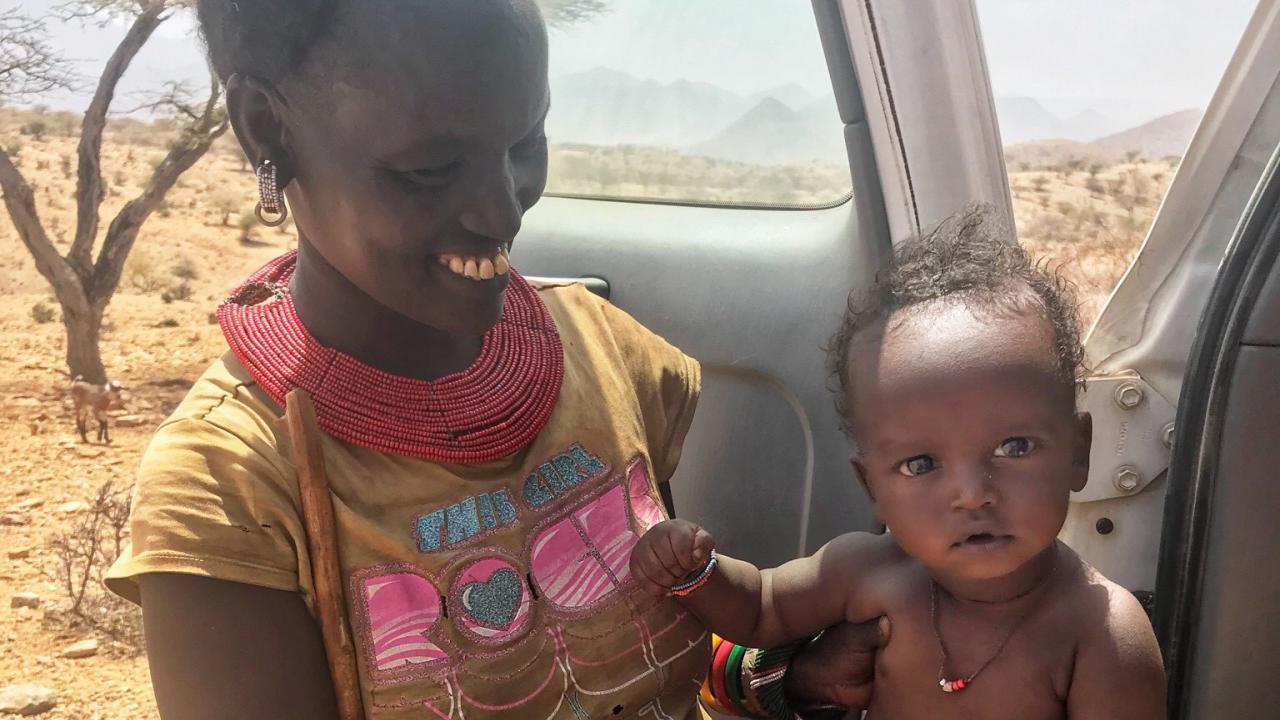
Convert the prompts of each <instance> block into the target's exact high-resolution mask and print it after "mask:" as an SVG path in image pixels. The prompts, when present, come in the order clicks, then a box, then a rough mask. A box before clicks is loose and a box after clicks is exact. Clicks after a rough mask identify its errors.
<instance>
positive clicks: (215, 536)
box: [107, 285, 709, 720]
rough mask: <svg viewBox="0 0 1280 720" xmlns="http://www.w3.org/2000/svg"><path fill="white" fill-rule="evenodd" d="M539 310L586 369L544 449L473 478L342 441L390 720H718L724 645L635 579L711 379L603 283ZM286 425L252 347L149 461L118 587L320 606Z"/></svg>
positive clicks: (364, 606) (383, 717)
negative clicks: (151, 584) (260, 590)
mask: <svg viewBox="0 0 1280 720" xmlns="http://www.w3.org/2000/svg"><path fill="white" fill-rule="evenodd" d="M538 294H539V296H540V297H541V299H542V300H543V302H544V303H545V304H546V306H547V307H548V309H549V311H550V312H551V315H552V317H554V319H555V321H556V324H557V327H558V329H559V333H560V337H561V341H562V343H563V347H564V360H565V370H564V381H563V384H562V387H561V391H560V395H559V399H558V401H557V404H556V405H555V409H554V410H553V411H552V414H551V417H550V419H549V420H548V421H547V423H546V425H545V426H544V427H543V428H542V430H541V431H540V432H539V433H538V435H537V436H536V437H535V438H534V440H533V442H531V443H530V444H529V445H527V446H526V447H525V448H523V449H521V450H520V451H517V452H516V453H515V454H513V455H510V456H508V457H505V458H502V459H500V460H496V461H493V462H487V463H482V464H478V465H453V464H442V463H436V462H430V461H427V460H422V459H415V458H410V457H404V456H399V455H390V454H385V453H379V452H375V451H373V450H369V449H366V448H363V447H360V446H357V445H354V444H350V443H346V442H342V441H339V440H336V439H334V438H333V437H331V436H328V435H325V436H324V438H323V444H324V456H325V463H326V470H327V472H328V477H329V482H330V486H331V491H332V496H333V505H334V514H335V518H336V522H337V528H338V537H339V555H340V558H339V561H340V566H341V572H342V574H343V577H344V578H345V579H346V594H347V598H346V600H347V611H348V616H347V617H348V620H349V622H350V625H351V629H352V631H353V637H354V638H355V645H356V650H357V661H358V665H359V669H360V680H361V689H362V695H363V700H364V706H365V716H366V718H367V719H368V720H408V719H409V718H415V719H416V718H463V717H465V718H468V720H479V719H481V718H489V717H506V718H511V717H518V718H537V719H541V718H614V717H642V718H672V719H692V718H699V717H702V715H701V711H700V710H699V709H698V705H697V691H698V684H699V683H700V682H701V681H702V678H703V677H704V675H705V673H706V669H707V665H708V660H709V658H708V637H709V636H708V634H707V632H706V630H705V629H704V628H703V626H702V625H701V623H699V622H698V621H697V620H696V618H694V617H692V616H691V615H689V614H687V613H686V612H685V611H684V610H683V609H682V608H681V607H680V606H678V605H677V604H676V603H674V602H672V601H670V600H666V599H661V600H659V599H654V598H652V597H650V596H648V595H646V594H644V593H642V592H640V591H639V590H638V589H637V588H636V585H635V583H634V582H633V581H631V580H630V573H629V568H628V561H629V557H630V550H631V548H632V547H633V546H634V544H635V542H636V540H637V539H638V537H639V534H642V533H643V532H644V530H645V529H646V528H648V527H649V526H651V525H652V524H654V523H655V522H657V521H659V520H660V519H662V518H663V517H664V511H663V509H662V504H661V500H660V496H659V494H658V491H657V485H658V484H659V483H662V482H666V481H667V480H668V479H669V478H670V476H671V474H672V472H673V471H674V469H675V466H676V462H677V460H678V459H679V455H680V447H681V443H682V442H683V440H684V436H685V433H686V432H687V430H688V427H689V423H690V421H691V420H692V416H693V411H694V406H695V404H696V401H697V395H698V390H699V382H700V376H699V370H698V366H697V363H696V362H695V361H693V360H692V359H691V358H688V357H686V356H685V355H684V354H682V353H680V352H679V351H678V350H676V349H675V348H673V347H672V346H670V345H669V344H667V343H666V342H664V341H663V340H662V339H661V338H659V337H657V336H656V335H654V334H652V333H651V332H649V331H648V330H646V329H645V328H643V327H642V326H641V325H639V324H638V323H636V322H635V321H634V320H633V319H632V318H631V317H630V316H628V315H627V314H626V313H624V312H622V311H620V310H618V309H617V308H615V307H613V306H612V305H609V304H608V303H607V302H605V301H602V300H599V299H598V298H596V297H595V296H593V295H591V294H590V293H588V292H587V291H586V290H585V289H583V288H582V287H581V286H576V285H573V286H559V287H549V288H543V289H540V290H539V291H538ZM281 414H282V409H281V408H280V407H279V406H278V405H277V404H276V403H275V402H273V401H272V400H271V398H270V397H269V396H268V395H267V393H266V392H265V391H264V390H263V389H262V388H261V387H259V386H258V385H257V384H256V383H255V382H254V380H253V378H252V377H251V376H250V375H249V373H248V372H247V371H246V370H245V368H244V366H243V365H242V364H241V363H240V362H239V361H238V360H237V359H236V358H235V356H234V355H232V354H231V353H228V354H227V355H226V356H224V357H223V358H222V359H221V360H219V361H218V362H216V363H215V364H214V365H213V366H212V367H211V368H209V370H208V371H207V372H206V373H205V374H204V376H203V377H201V378H200V379H199V380H198V381H197V382H196V384H195V385H194V387H193V388H192V389H191V392H190V393H189V394H188V395H187V397H186V399H185V400H184V401H183V402H182V404H181V405H180V406H179V408H178V409H177V410H176V412H175V413H174V414H173V416H172V417H170V418H169V419H168V420H167V421H166V422H165V423H164V424H163V425H162V426H161V428H160V429H159V431H158V432H157V434H156V437H155V438H154V440H153V441H152V443H151V446H150V447H149V448H148V450H147V452H146V454H145V455H144V457H143V460H142V465H141V469H140V471H139V476H138V483H137V488H136V494H135V498H134V505H133V518H132V524H131V528H132V542H131V546H130V547H129V548H128V550H127V551H126V552H125V554H124V555H123V556H122V557H121V558H120V560H119V561H118V562H117V563H116V564H115V566H114V567H113V568H112V569H111V571H110V573H109V575H108V579H107V583H108V585H109V587H110V588H111V589H112V590H113V591H115V592H117V593H119V594H121V595H123V596H124V597H127V598H130V599H132V600H135V601H137V599H138V590H137V577H138V576H139V575H142V574H144V573H150V572H175V573H190V574H195V575H203V576H208V577H213V578H218V579H222V580H229V581H233V582H241V583H248V584H252V585H259V586H263V587H268V588H274V589H278V590H286V591H298V592H300V593H302V595H303V597H304V598H305V599H306V601H307V603H308V604H309V605H310V606H311V607H312V608H313V609H314V586H313V583H312V578H311V573H310V568H311V562H310V558H309V556H308V551H307V543H306V537H305V532H304V528H303V521H302V517H301V505H300V500H299V497H298V488H297V479H296V476H295V469H294V465H293V462H292V460H291V459H290V457H291V451H290V444H289V441H288V438H287V436H285V435H284V432H283V430H282V428H281V426H280V425H279V424H278V423H277V418H278V417H279V416H280V415H281Z"/></svg>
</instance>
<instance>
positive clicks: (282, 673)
mask: <svg viewBox="0 0 1280 720" xmlns="http://www.w3.org/2000/svg"><path fill="white" fill-rule="evenodd" d="M139 584H140V588H141V591H142V618H143V624H144V627H145V630H146V638H147V655H148V659H149V661H150V663H151V680H152V684H153V685H154V686H155V693H156V702H157V704H158V706H159V709H160V716H161V717H162V718H163V719H164V720H225V718H237V719H238V720H291V719H293V718H297V720H337V717H338V715H337V709H336V705H335V701H334V694H333V685H332V683H331V682H330V679H329V669H328V665H327V663H326V661H325V654H324V645H323V644H322V642H321V639H320V630H319V627H318V626H317V625H316V623H315V620H314V619H313V618H312V617H311V614H310V613H309V612H308V611H307V607H306V605H305V604H304V603H303V602H302V598H301V597H300V596H299V595H298V594H296V593H290V592H282V591H279V590H268V589H266V588H260V587H255V586H252V585H245V584H242V583H233V582H227V581H224V580H213V579H210V578H203V577H197V576H194V575H180V574H173V573H155V574H148V575H142V576H140V577H139Z"/></svg>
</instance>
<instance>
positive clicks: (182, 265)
mask: <svg viewBox="0 0 1280 720" xmlns="http://www.w3.org/2000/svg"><path fill="white" fill-rule="evenodd" d="M172 272H173V276H174V277H176V278H178V279H180V280H196V279H199V277H200V268H199V267H197V266H196V263H195V261H194V260H192V259H191V256H190V255H187V254H185V253H184V254H183V255H180V256H178V260H177V262H175V263H174V264H173V271H172Z"/></svg>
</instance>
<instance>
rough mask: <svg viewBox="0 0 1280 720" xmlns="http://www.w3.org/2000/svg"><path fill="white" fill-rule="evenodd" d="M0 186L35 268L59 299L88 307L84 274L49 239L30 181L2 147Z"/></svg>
mask: <svg viewBox="0 0 1280 720" xmlns="http://www.w3.org/2000/svg"><path fill="white" fill-rule="evenodd" d="M0 190H3V191H4V204H5V208H6V209H8V211H9V217H10V218H11V219H12V220H13V227H14V229H15V230H17V231H18V236H19V237H21V238H22V244H24V245H26V246H27V250H29V251H30V252H31V257H32V258H33V259H34V260H35V263H36V270H38V271H40V274H41V275H43V276H44V278H45V279H46V280H48V281H49V284H50V285H52V286H53V289H54V292H55V293H57V295H58V299H59V300H60V301H62V302H64V303H65V304H67V305H69V306H72V307H82V308H86V307H88V297H87V296H86V294H85V292H84V283H83V281H82V279H81V277H80V276H79V275H77V274H76V272H75V271H74V270H73V269H72V267H71V266H70V265H68V264H67V262H66V261H65V260H64V259H63V257H62V256H61V255H59V254H58V249H57V248H56V247H54V246H53V243H52V242H50V241H49V236H48V234H47V233H46V232H45V229H44V225H43V224H42V223H41V222H40V214H39V213H38V212H37V211H36V199H35V194H34V193H33V192H32V191H31V185H29V184H28V183H27V179H26V178H25V177H23V175H22V171H21V170H19V169H18V167H17V166H16V165H14V164H13V160H12V159H11V158H10V157H9V154H8V153H6V152H4V151H3V150H0Z"/></svg>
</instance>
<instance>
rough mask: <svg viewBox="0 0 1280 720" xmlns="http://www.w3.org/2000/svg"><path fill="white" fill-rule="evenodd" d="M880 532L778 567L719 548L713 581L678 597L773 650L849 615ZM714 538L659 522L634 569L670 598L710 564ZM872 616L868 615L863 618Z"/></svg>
mask: <svg viewBox="0 0 1280 720" xmlns="http://www.w3.org/2000/svg"><path fill="white" fill-rule="evenodd" d="M874 540H875V538H874V536H871V535H866V534H862V533H851V534H848V535H842V536H840V537H838V538H836V539H835V540H832V541H831V542H829V543H827V544H826V545H825V546H823V547H822V548H821V549H820V550H818V552H816V553H814V554H813V555H810V556H809V557H806V558H800V559H798V560H792V561H791V562H788V563H786V564H784V565H781V566H779V567H777V568H774V569H772V570H764V571H761V570H759V569H757V568H756V567H755V566H754V565H752V564H751V563H748V562H743V561H742V560H735V559H733V558H731V557H728V556H726V555H721V554H719V553H717V555H716V558H717V560H716V562H717V566H716V568H715V570H714V571H713V572H712V573H711V575H710V577H709V579H708V580H707V582H706V583H705V584H703V585H701V586H700V587H698V589H696V590H694V591H693V592H691V593H689V594H688V595H684V596H682V597H679V598H678V599H679V600H680V602H681V604H683V605H684V606H685V607H687V608H689V609H690V610H692V611H693V612H694V614H696V615H697V616H698V617H699V618H701V619H702V621H703V623H704V624H706V626H707V627H709V628H711V630H712V631H713V632H715V633H716V634H717V635H720V636H721V637H724V638H727V639H729V640H731V641H733V642H735V643H738V644H741V645H747V646H751V647H771V646H775V645H780V644H782V643H785V642H789V641H792V640H799V639H801V638H806V637H810V636H812V635H813V634H815V633H817V632H818V631H820V630H823V629H825V628H827V627H830V626H831V625H834V624H836V623H838V622H841V621H843V620H846V619H866V618H868V617H871V616H873V615H875V614H877V613H875V612H874V611H873V610H871V609H869V608H868V609H866V610H864V611H862V612H858V613H857V614H858V617H857V618H850V617H849V615H850V612H849V610H850V608H851V607H853V604H855V603H856V604H863V603H862V602H860V601H859V600H858V599H857V595H858V592H857V591H858V588H859V587H865V586H866V577H865V576H866V572H867V571H869V570H871V569H872V565H873V564H874V560H875V558H876V556H877V555H878V554H879V553H877V552H876V550H875V548H874ZM713 547H714V543H713V541H712V539H711V535H710V534H709V533H707V531H706V530H703V529H702V528H700V527H698V526H697V525H694V524H693V523H690V522H687V521H684V520H668V521H666V522H662V523H659V524H658V525H655V526H654V527H653V528H651V529H650V530H649V532H647V533H645V536H644V537H643V538H641V539H640V543H639V544H638V545H637V546H636V548H635V550H634V551H633V553H632V556H631V574H632V575H633V576H634V577H635V578H636V579H637V581H638V582H640V583H641V584H642V585H643V586H644V587H645V588H646V589H648V590H649V591H650V592H652V593H654V594H657V595H665V594H667V592H668V591H670V589H671V588H672V587H673V586H676V585H678V584H680V583H681V582H687V581H689V580H690V579H692V578H694V577H697V575H698V574H699V573H700V572H701V571H702V570H703V569H704V568H705V567H706V564H707V560H708V558H709V556H710V553H711V550H712V548H713ZM863 615H865V617H862V616H863Z"/></svg>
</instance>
